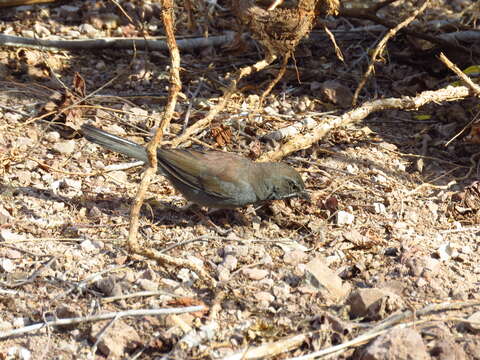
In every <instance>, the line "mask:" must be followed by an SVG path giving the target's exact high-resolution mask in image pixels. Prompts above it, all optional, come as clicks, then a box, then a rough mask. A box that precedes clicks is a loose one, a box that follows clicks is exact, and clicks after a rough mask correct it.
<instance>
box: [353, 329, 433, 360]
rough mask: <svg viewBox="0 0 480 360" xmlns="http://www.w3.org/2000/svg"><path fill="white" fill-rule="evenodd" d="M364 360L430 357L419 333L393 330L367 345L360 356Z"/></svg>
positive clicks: (413, 359)
mask: <svg viewBox="0 0 480 360" xmlns="http://www.w3.org/2000/svg"><path fill="white" fill-rule="evenodd" d="M359 358H361V359H363V360H383V359H403V360H429V359H431V357H430V355H429V354H428V352H427V348H426V346H425V344H424V343H423V340H422V337H421V336H420V334H419V333H418V331H416V330H413V329H411V328H393V329H392V330H390V331H388V332H387V333H385V334H382V335H380V336H379V337H378V338H376V339H375V340H374V341H372V343H370V344H369V345H367V347H366V348H365V350H364V351H363V353H362V354H361V355H360V356H359Z"/></svg>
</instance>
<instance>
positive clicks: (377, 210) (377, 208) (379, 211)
mask: <svg viewBox="0 0 480 360" xmlns="http://www.w3.org/2000/svg"><path fill="white" fill-rule="evenodd" d="M373 208H374V210H375V213H376V214H385V213H386V209H385V205H383V204H382V203H378V202H376V203H373Z"/></svg>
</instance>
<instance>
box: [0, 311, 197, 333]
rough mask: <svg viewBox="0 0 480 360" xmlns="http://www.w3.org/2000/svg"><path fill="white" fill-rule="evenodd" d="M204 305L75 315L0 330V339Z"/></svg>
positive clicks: (158, 314) (167, 313) (163, 313)
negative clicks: (66, 326)
mask: <svg viewBox="0 0 480 360" xmlns="http://www.w3.org/2000/svg"><path fill="white" fill-rule="evenodd" d="M204 310H205V306H202V305H199V306H188V307H183V308H171V309H168V308H166V309H137V310H126V311H119V312H113V313H106V314H100V315H93V316H85V317H75V318H65V319H57V320H52V321H45V322H42V323H38V324H33V325H29V326H25V327H22V328H19V329H14V330H10V331H5V332H0V339H5V338H8V337H10V336H17V335H21V334H25V333H29V332H32V331H37V330H40V329H41V328H43V327H45V326H62V325H73V324H81V323H89V322H95V321H103V320H110V319H114V318H122V317H130V316H160V315H170V314H184V313H191V312H196V311H204Z"/></svg>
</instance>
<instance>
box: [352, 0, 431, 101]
mask: <svg viewBox="0 0 480 360" xmlns="http://www.w3.org/2000/svg"><path fill="white" fill-rule="evenodd" d="M429 2H430V0H425V1H424V3H423V4H422V6H420V7H419V8H418V9H417V10H415V11H414V12H413V14H412V15H411V16H409V17H408V18H406V19H405V20H404V21H402V22H401V23H400V24H398V25H397V26H395V27H394V28H392V29H390V30H388V32H387V33H386V34H385V36H384V37H383V39H382V40H380V42H379V43H378V45H377V46H376V47H375V50H374V52H373V54H372V59H371V61H370V65H369V66H368V69H367V71H366V72H365V74H364V76H363V78H362V80H361V81H360V83H359V84H358V87H357V89H356V90H355V93H354V95H353V100H352V105H353V106H355V105H356V104H357V99H358V95H359V94H360V91H362V89H363V87H364V86H365V84H366V83H367V80H368V78H369V77H370V75H371V74H372V72H373V71H374V69H375V62H376V61H377V57H378V55H379V54H381V53H382V51H383V49H384V48H385V46H386V45H387V42H388V40H390V39H391V38H392V37H394V36H395V35H396V34H397V33H398V32H399V31H400V30H401V29H403V28H404V27H407V26H408V25H409V24H410V23H411V22H412V21H413V20H415V19H416V17H417V16H418V15H419V14H421V13H422V12H423V11H424V10H425V9H426V8H427V6H428V4H429Z"/></svg>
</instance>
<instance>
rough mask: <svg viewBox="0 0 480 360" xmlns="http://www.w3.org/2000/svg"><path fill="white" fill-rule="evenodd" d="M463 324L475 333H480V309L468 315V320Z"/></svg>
mask: <svg viewBox="0 0 480 360" xmlns="http://www.w3.org/2000/svg"><path fill="white" fill-rule="evenodd" d="M463 325H464V326H465V327H466V328H467V329H468V330H470V331H472V332H473V333H475V334H478V333H480V311H477V312H475V313H473V314H472V315H470V316H469V317H468V322H465V323H463Z"/></svg>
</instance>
